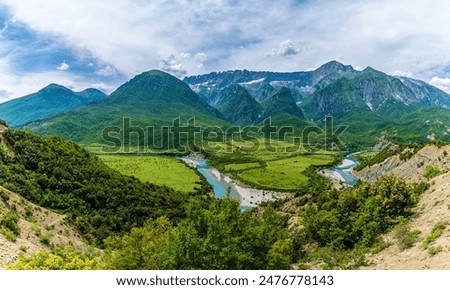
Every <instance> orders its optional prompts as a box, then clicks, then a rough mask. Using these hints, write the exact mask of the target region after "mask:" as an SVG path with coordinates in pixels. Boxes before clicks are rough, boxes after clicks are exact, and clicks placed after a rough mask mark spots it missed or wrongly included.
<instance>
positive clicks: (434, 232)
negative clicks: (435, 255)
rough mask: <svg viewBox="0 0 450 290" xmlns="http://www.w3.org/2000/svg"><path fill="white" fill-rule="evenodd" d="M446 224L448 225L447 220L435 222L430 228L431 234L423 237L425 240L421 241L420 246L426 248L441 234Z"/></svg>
mask: <svg viewBox="0 0 450 290" xmlns="http://www.w3.org/2000/svg"><path fill="white" fill-rule="evenodd" d="M447 225H448V222H447V221H442V222H439V223H437V224H436V225H435V226H434V227H433V229H432V230H431V234H430V235H429V236H427V237H426V238H425V241H424V242H423V244H422V247H423V248H424V249H428V247H429V246H430V244H431V243H432V242H434V241H435V240H436V239H437V238H439V237H440V236H441V235H442V233H443V232H444V230H445V228H446V227H447Z"/></svg>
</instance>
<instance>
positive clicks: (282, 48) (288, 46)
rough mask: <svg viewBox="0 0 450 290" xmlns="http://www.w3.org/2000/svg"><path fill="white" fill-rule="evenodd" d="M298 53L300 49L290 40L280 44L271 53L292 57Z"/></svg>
mask: <svg viewBox="0 0 450 290" xmlns="http://www.w3.org/2000/svg"><path fill="white" fill-rule="evenodd" d="M299 52H300V49H299V48H298V47H296V46H295V44H294V43H293V42H292V41H291V40H290V39H288V40H285V41H282V42H280V45H279V46H278V49H277V50H275V51H273V54H275V55H278V56H292V55H296V54H298V53H299Z"/></svg>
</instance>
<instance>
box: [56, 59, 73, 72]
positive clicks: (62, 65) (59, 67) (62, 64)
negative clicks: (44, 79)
mask: <svg viewBox="0 0 450 290" xmlns="http://www.w3.org/2000/svg"><path fill="white" fill-rule="evenodd" d="M69 68H70V66H69V65H68V64H67V63H66V61H63V62H62V63H61V64H60V65H59V66H58V67H57V68H56V69H57V70H62V71H64V70H68V69H69Z"/></svg>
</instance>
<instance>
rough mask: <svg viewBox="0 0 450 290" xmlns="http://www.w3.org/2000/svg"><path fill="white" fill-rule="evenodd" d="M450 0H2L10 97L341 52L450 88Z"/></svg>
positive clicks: (4, 88) (3, 77)
mask: <svg viewBox="0 0 450 290" xmlns="http://www.w3.org/2000/svg"><path fill="white" fill-rule="evenodd" d="M448 11H450V3H448V1H445V0H438V1H426V0H413V1H405V0H389V1H388V0H378V1H365V0H356V1H348V0H334V1H331V0H314V1H308V0H306V1H290V0H279V1H272V0H270V1H269V0H258V1H250V0H249V1H238V0H229V1H225V0H203V1H195V0H173V1H163V0H152V1H146V0H133V1H132V0H122V1H111V0H78V1H66V0H52V1H51V0H20V1H17V0H0V101H5V100H8V99H11V98H14V97H19V96H23V95H25V94H29V93H32V92H35V91H37V90H39V89H40V88H42V87H44V86H46V85H47V84H49V83H59V84H62V85H65V86H68V87H70V88H72V89H74V90H82V89H85V88H87V87H95V88H99V89H102V90H104V91H106V92H111V91H113V90H114V89H115V88H117V87H118V86H119V85H120V84H122V83H123V82H125V81H126V80H128V79H129V78H131V77H133V76H134V75H136V74H138V73H141V72H142V71H147V70H150V69H155V68H157V69H163V70H165V71H167V72H170V73H172V74H174V75H176V76H178V77H183V76H184V75H192V74H201V73H208V72H211V71H222V70H230V69H244V68H245V69H249V70H272V71H299V70H309V69H314V68H317V67H318V66H320V65H321V64H323V63H325V62H327V61H330V60H337V61H340V62H342V63H344V64H351V65H353V66H354V67H355V68H357V69H363V68H365V67H366V66H372V67H374V68H377V69H379V70H382V71H385V72H387V73H389V74H395V75H404V76H410V77H414V78H419V79H422V80H424V81H427V82H429V83H432V84H434V85H436V86H438V87H440V88H442V89H444V90H446V91H448V92H450V30H449V29H447V27H450V17H448Z"/></svg>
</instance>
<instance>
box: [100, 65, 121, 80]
mask: <svg viewBox="0 0 450 290" xmlns="http://www.w3.org/2000/svg"><path fill="white" fill-rule="evenodd" d="M95 73H96V74H98V75H99V76H104V77H110V76H114V75H116V74H117V70H116V69H115V68H113V67H112V66H109V65H107V66H105V67H103V68H100V69H97V70H96V71H95Z"/></svg>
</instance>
